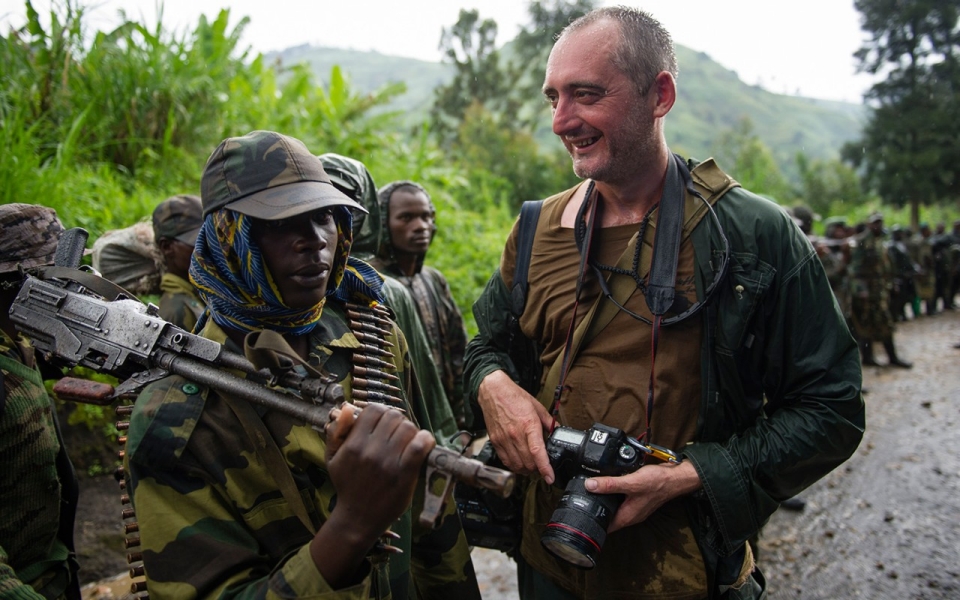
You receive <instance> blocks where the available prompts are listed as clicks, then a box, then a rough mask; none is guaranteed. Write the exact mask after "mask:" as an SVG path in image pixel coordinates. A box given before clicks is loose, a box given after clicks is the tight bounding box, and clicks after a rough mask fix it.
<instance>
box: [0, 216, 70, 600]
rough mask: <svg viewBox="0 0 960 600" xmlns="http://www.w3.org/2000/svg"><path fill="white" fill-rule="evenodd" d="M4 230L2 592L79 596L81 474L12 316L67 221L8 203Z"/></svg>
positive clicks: (0, 266) (0, 293) (0, 299)
mask: <svg viewBox="0 0 960 600" xmlns="http://www.w3.org/2000/svg"><path fill="white" fill-rule="evenodd" d="M0 231H2V232H3V235H0V456H2V457H3V463H2V464H3V468H2V469H0V506H2V507H3V519H0V553H2V554H4V555H5V556H4V560H3V564H4V568H3V569H0V590H3V593H2V594H0V595H3V596H4V597H11V598H39V597H41V595H42V596H46V597H47V598H70V599H74V598H75V599H77V600H79V598H80V586H79V584H78V581H79V580H78V579H77V562H76V558H75V554H74V552H73V520H74V515H75V513H76V506H77V482H76V476H75V474H74V471H73V466H72V465H71V464H70V460H69V458H68V457H67V453H66V450H65V449H64V447H63V441H62V439H61V438H60V435H59V432H58V427H57V415H56V411H55V410H54V408H53V403H52V401H51V399H50V396H49V395H48V394H47V392H46V389H45V388H44V385H43V379H44V377H43V376H42V375H41V373H40V368H39V366H38V361H37V357H36V356H35V355H34V351H33V348H32V347H31V346H30V345H29V344H28V343H27V342H26V341H25V340H24V339H22V338H21V337H20V335H19V333H18V332H17V331H16V329H15V328H14V327H13V324H12V323H11V322H10V320H9V318H8V317H7V313H8V312H9V310H10V306H11V305H12V304H13V299H14V298H15V297H16V295H17V292H18V291H19V289H20V284H21V283H22V278H23V276H22V274H21V273H20V269H31V268H34V267H42V266H45V265H50V264H53V258H54V255H55V254H56V250H57V242H58V241H59V239H60V234H61V233H63V225H61V224H60V220H59V219H58V218H57V213H56V211H54V210H53V209H51V208H47V207H45V206H35V205H32V204H5V205H2V206H0ZM38 594H40V595H38Z"/></svg>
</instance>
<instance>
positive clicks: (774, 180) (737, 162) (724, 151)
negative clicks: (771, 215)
mask: <svg viewBox="0 0 960 600" xmlns="http://www.w3.org/2000/svg"><path fill="white" fill-rule="evenodd" d="M713 155H714V156H715V157H716V159H717V162H718V163H719V164H721V165H723V166H724V169H726V170H727V172H728V173H729V174H730V176H731V177H733V178H734V179H736V180H737V181H739V182H740V184H741V185H742V186H743V187H744V188H746V189H748V190H750V191H753V192H756V193H757V194H762V195H764V196H769V197H771V198H773V199H775V200H776V201H777V202H778V203H780V204H785V203H787V202H788V201H790V200H792V196H793V193H792V192H791V190H790V186H789V184H788V183H787V180H786V178H784V176H783V174H782V173H781V172H780V167H778V166H777V161H776V160H775V159H774V158H773V153H772V152H770V148H768V147H767V146H766V145H765V144H764V143H763V142H762V141H761V140H760V138H759V137H758V136H757V134H756V133H755V132H754V131H753V122H751V121H750V119H748V118H743V119H741V120H740V122H739V123H738V124H737V126H736V127H732V128H730V129H728V130H727V131H724V132H722V133H721V134H720V136H719V137H718V138H717V143H716V148H715V150H714V152H713Z"/></svg>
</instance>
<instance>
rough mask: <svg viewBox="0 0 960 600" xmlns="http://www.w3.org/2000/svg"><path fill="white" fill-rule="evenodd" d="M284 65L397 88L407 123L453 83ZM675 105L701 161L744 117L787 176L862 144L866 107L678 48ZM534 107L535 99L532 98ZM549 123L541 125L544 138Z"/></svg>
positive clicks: (415, 70) (329, 60)
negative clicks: (765, 84)
mask: <svg viewBox="0 0 960 600" xmlns="http://www.w3.org/2000/svg"><path fill="white" fill-rule="evenodd" d="M268 58H270V59H279V60H280V61H281V63H282V64H285V65H291V64H295V63H301V62H304V63H308V64H310V65H311V67H312V70H313V72H314V73H315V75H316V76H317V78H318V79H319V80H320V81H324V82H326V81H327V79H328V78H329V75H330V69H331V67H333V66H334V65H339V66H340V68H341V69H342V70H343V71H345V72H346V74H347V75H348V76H349V78H350V80H351V82H352V83H353V85H354V86H356V87H357V88H358V89H359V90H362V91H372V90H375V89H377V88H379V87H381V86H383V85H385V84H387V83H391V82H398V81H402V82H404V83H405V84H406V86H407V92H406V93H405V94H403V95H401V96H399V97H397V98H396V99H395V100H394V102H393V103H392V104H391V105H390V107H389V108H391V109H395V110H401V111H403V112H404V113H405V114H406V119H405V120H406V122H418V121H421V120H423V119H425V118H426V116H427V112H428V111H429V108H430V105H431V104H432V102H433V90H434V88H436V87H437V86H438V85H441V84H444V83H446V82H448V81H449V80H450V79H451V78H452V77H453V72H454V68H453V66H452V65H448V64H443V63H439V62H427V61H422V60H416V59H412V58H403V57H399V56H389V55H385V54H380V53H379V52H364V51H357V50H344V49H340V48H323V47H317V46H308V45H303V46H296V47H293V48H289V49H287V50H284V51H282V52H279V53H274V54H272V55H270V56H268ZM677 58H678V61H679V63H680V78H679V99H678V101H677V104H676V105H675V106H674V108H673V110H672V112H671V114H670V116H669V117H668V118H667V139H668V140H669V142H670V144H671V146H672V147H673V149H674V150H675V151H678V152H681V153H683V154H686V155H690V156H695V157H698V158H704V157H706V156H710V155H713V154H714V153H715V147H714V143H715V141H716V140H717V138H718V136H719V135H720V134H722V133H724V132H729V131H730V130H731V129H734V128H736V127H737V126H738V125H739V124H740V122H741V121H742V120H743V119H744V118H749V119H750V121H751V123H752V125H753V130H754V132H755V133H756V134H757V136H758V137H759V138H760V139H761V140H762V141H763V142H764V144H766V146H767V147H769V148H770V150H771V151H772V152H773V155H774V158H775V159H776V162H777V163H778V164H779V165H780V166H781V168H782V169H784V170H785V171H792V170H793V169H792V163H793V162H794V158H795V155H796V154H797V152H800V151H802V152H804V153H805V154H806V155H807V156H808V157H810V158H823V159H832V158H837V157H838V156H839V150H840V147H841V146H842V145H843V144H844V142H847V141H851V140H854V139H856V138H859V137H860V130H861V126H862V123H863V120H864V107H863V106H862V105H858V104H850V103H846V102H832V101H826V100H815V99H811V98H803V97H800V96H785V95H782V94H774V93H771V92H768V91H766V90H764V89H762V88H760V87H758V86H751V85H747V84H746V83H744V82H742V81H741V80H740V79H739V78H738V77H737V74H736V73H735V72H734V71H731V70H729V69H727V68H725V67H723V66H722V65H720V64H718V63H717V62H715V61H714V60H712V59H711V58H710V57H709V56H708V55H706V54H705V53H703V52H695V51H693V50H690V49H689V48H686V47H683V46H677ZM533 100H534V101H539V98H536V99H533ZM548 128H549V118H548V117H546V116H544V118H543V130H544V131H543V133H544V136H543V137H544V139H548V138H549V135H546V134H548V133H549V130H548Z"/></svg>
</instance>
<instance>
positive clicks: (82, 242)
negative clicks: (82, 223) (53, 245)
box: [53, 227, 90, 269]
mask: <svg viewBox="0 0 960 600" xmlns="http://www.w3.org/2000/svg"><path fill="white" fill-rule="evenodd" d="M89 235H90V234H89V233H87V230H86V229H83V228H82V227H74V228H72V229H68V230H66V231H64V232H63V233H62V234H61V235H60V241H59V242H57V252H56V254H54V255H53V264H55V265H56V266H58V267H67V268H69V269H76V268H77V267H79V266H80V261H81V260H82V259H83V251H84V249H86V247H87V238H88V237H89Z"/></svg>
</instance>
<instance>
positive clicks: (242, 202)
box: [126, 131, 479, 598]
mask: <svg viewBox="0 0 960 600" xmlns="http://www.w3.org/2000/svg"><path fill="white" fill-rule="evenodd" d="M201 200H202V207H203V226H202V227H201V230H200V234H199V236H198V237H197V241H196V245H195V252H194V254H193V257H192V261H191V266H190V277H191V281H192V282H193V283H194V285H195V286H196V287H197V289H198V290H199V294H200V296H201V298H202V299H203V300H204V303H205V310H204V314H203V315H202V316H201V319H200V321H199V322H198V324H197V331H198V332H199V333H200V335H203V336H204V337H208V338H210V339H214V340H217V341H220V342H221V343H223V344H225V346H226V347H227V348H228V349H231V350H233V351H235V352H242V350H241V348H242V346H243V342H244V338H245V334H246V333H248V332H255V331H262V330H265V329H270V330H273V331H276V332H278V333H280V334H282V335H283V337H284V339H285V340H286V341H287V342H288V343H289V344H290V346H291V348H293V350H294V351H295V352H296V353H297V354H298V355H299V356H300V357H301V358H302V359H304V360H305V361H307V362H309V363H310V364H311V365H312V366H313V367H314V368H316V369H320V370H321V371H322V372H324V373H325V374H329V375H330V376H331V377H332V379H333V380H334V381H338V382H340V383H341V384H342V385H343V386H344V389H345V390H346V391H347V392H348V393H349V394H355V393H358V392H357V390H359V389H361V388H362V386H363V385H364V379H361V378H357V379H355V378H354V377H353V372H354V370H355V369H356V368H357V365H356V364H355V361H356V357H357V353H359V352H362V351H364V350H363V349H364V348H365V347H366V346H367V345H368V342H367V340H366V338H364V342H363V343H361V342H360V338H358V337H357V336H356V335H355V334H354V332H353V330H352V329H351V327H352V323H351V321H352V320H353V319H354V318H355V317H354V316H353V315H354V314H357V313H365V311H370V310H374V309H378V310H380V311H383V309H382V308H379V305H380V303H381V302H382V295H381V292H380V288H381V285H382V280H381V279H380V277H379V275H378V274H377V273H376V271H374V270H373V269H372V268H371V267H369V265H366V264H365V263H363V262H362V261H359V260H356V259H354V258H352V257H350V247H351V245H352V241H353V236H352V231H351V221H352V212H351V211H354V210H362V208H360V206H359V205H358V204H357V203H356V202H354V201H353V200H351V199H350V198H348V197H347V196H345V195H344V194H342V193H341V192H339V191H337V189H336V188H335V187H334V186H333V185H332V184H331V183H330V178H329V177H328V176H327V174H326V173H325V172H324V170H323V167H322V166H321V164H320V161H319V159H318V158H317V157H316V156H314V155H313V154H312V153H311V152H309V151H308V150H307V148H306V147H305V146H304V144H303V143H302V142H300V141H299V140H296V139H293V138H290V137H288V136H285V135H281V134H279V133H275V132H269V131H254V132H252V133H250V134H248V135H245V136H242V137H236V138H229V139H227V140H224V141H223V142H222V143H221V144H220V146H219V147H218V148H217V149H216V150H215V151H214V152H213V154H212V155H211V156H210V158H209V160H208V161H207V164H206V167H205V168H204V172H203V176H202V179H201ZM384 312H385V311H384ZM348 313H350V315H349V316H348ZM381 323H382V325H381V329H382V330H383V336H384V339H385V340H386V341H388V342H389V344H391V345H392V346H390V347H389V351H388V352H384V354H382V355H380V356H381V357H380V359H379V360H380V361H381V364H380V366H379V367H378V368H377V369H380V370H381V371H382V372H383V373H385V374H388V375H389V377H390V378H391V380H392V381H393V383H394V385H395V386H396V387H393V386H389V387H392V390H393V391H388V392H385V393H384V394H383V396H384V398H386V399H385V400H384V402H386V403H388V404H391V405H395V406H396V407H397V408H402V409H403V411H398V410H388V409H387V408H386V407H384V406H381V405H379V404H377V403H371V404H369V405H368V406H367V407H366V408H364V410H363V411H362V412H361V413H360V414H359V417H358V418H357V420H356V421H355V424H354V427H353V428H351V429H350V432H349V433H348V434H347V435H346V439H344V440H343V441H342V444H339V445H338V447H337V448H336V449H335V448H333V447H332V446H331V448H330V450H329V451H328V448H327V446H326V444H325V442H324V441H323V440H322V439H321V438H320V436H319V434H318V433H317V432H316V431H315V430H313V428H312V427H310V426H309V425H308V424H306V423H304V422H303V421H302V420H298V419H296V418H294V417H291V416H289V415H286V414H281V413H277V412H276V411H272V410H266V411H263V410H257V409H254V408H253V407H252V405H249V404H246V403H244V402H243V401H241V400H237V399H234V398H231V397H229V396H227V395H226V394H221V393H220V392H218V391H215V390H211V389H207V388H205V387H204V386H203V385H200V384H197V383H195V382H188V381H185V380H184V379H183V378H181V377H168V378H166V379H163V380H161V381H159V382H156V383H154V384H152V385H151V386H149V387H148V388H146V389H145V390H144V392H143V393H142V394H141V396H140V398H138V400H137V403H136V407H135V409H134V413H133V415H132V416H131V425H130V429H129V431H128V448H130V449H132V450H131V451H130V452H128V454H127V457H126V458H127V466H128V467H129V471H128V472H129V474H130V481H131V487H132V492H133V500H134V502H135V503H136V507H137V513H138V516H139V517H140V535H141V546H142V547H143V550H144V552H143V556H144V566H145V568H146V572H147V581H148V589H149V590H150V593H151V595H152V596H178V597H179V596H183V595H190V596H196V597H208V596H214V595H219V594H220V593H222V592H223V591H224V590H227V589H229V590H231V591H232V592H234V593H241V594H242V593H244V592H249V593H258V594H262V593H269V594H275V595H277V596H281V597H301V596H320V595H325V594H329V593H331V592H334V591H336V592H337V593H338V595H337V597H341V596H342V597H344V598H347V597H349V598H367V597H370V596H373V597H386V596H390V595H392V597H393V598H406V597H413V596H414V595H419V596H421V597H435V598H446V597H457V598H479V590H478V587H477V583H476V578H475V576H474V572H473V565H472V563H471V562H470V555H469V548H468V547H467V545H466V538H465V537H464V536H463V534H462V530H461V529H460V524H459V520H458V519H457V515H456V513H455V507H454V506H453V503H449V504H450V506H449V507H448V509H447V512H446V513H445V514H444V515H443V517H442V520H441V523H440V525H439V527H438V529H436V530H433V531H424V530H420V529H418V528H417V526H415V525H411V519H410V514H411V511H410V508H409V507H410V504H411V500H412V498H413V496H414V493H413V492H414V489H415V486H416V485H418V480H419V473H420V466H421V464H422V463H423V460H424V459H425V457H426V455H427V453H428V452H429V451H430V449H432V447H433V446H434V444H435V440H434V438H433V436H432V435H431V434H430V433H429V432H426V431H421V430H419V429H418V427H417V426H415V425H414V423H413V422H411V421H410V420H409V415H413V414H414V411H413V410H412V409H411V405H413V404H414V400H417V401H421V399H419V398H417V397H416V395H418V394H419V393H420V392H419V388H418V386H417V385H416V381H415V379H414V376H413V374H412V371H411V370H410V369H409V358H408V354H407V347H406V341H405V340H404V338H403V336H402V334H401V333H400V332H399V329H397V328H396V326H395V325H394V324H393V323H392V321H390V320H388V319H387V318H386V317H383V318H381ZM369 365H370V363H368V364H367V366H368V367H369ZM377 369H370V368H368V369H367V370H368V372H369V371H375V370H377ZM367 377H370V375H367ZM262 457H266V458H267V459H269V460H267V459H263V458H262ZM279 461H282V462H279ZM278 462H279V467H272V466H268V465H275V464H278ZM420 484H422V482H421V483H420ZM418 502H419V501H418ZM182 506H190V507H191V509H190V510H189V511H184V510H182V508H181V507H182ZM418 508H419V506H415V507H414V510H416V509H418ZM239 515H243V517H240V516H239ZM388 528H389V529H391V530H392V531H393V532H394V533H395V534H397V536H398V537H399V539H396V540H395V541H393V542H392V545H391V546H386V547H384V546H383V545H382V544H378V540H379V539H380V536H381V535H382V534H383V533H384V532H385V531H386V530H387V529H388ZM371 548H373V550H371ZM398 548H399V549H401V550H403V551H404V552H403V553H402V554H395V553H393V552H391V550H395V549H398ZM197 557H216V560H213V559H211V560H204V561H201V563H202V564H198V561H197ZM406 557H409V558H406ZM404 559H406V560H405V561H404ZM198 567H199V568H198Z"/></svg>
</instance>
